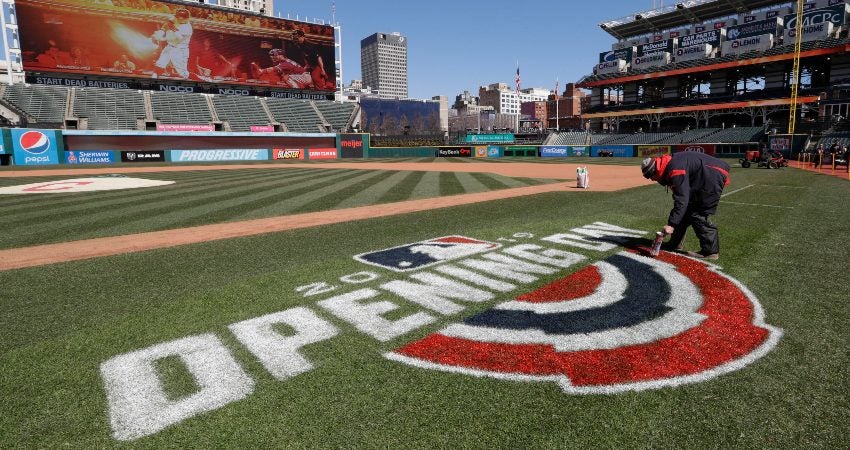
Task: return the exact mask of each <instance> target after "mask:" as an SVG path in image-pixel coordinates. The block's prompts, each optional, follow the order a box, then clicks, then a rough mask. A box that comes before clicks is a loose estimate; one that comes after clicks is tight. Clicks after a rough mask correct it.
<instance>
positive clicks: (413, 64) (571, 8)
mask: <svg viewBox="0 0 850 450" xmlns="http://www.w3.org/2000/svg"><path fill="white" fill-rule="evenodd" d="M670 3H672V0H671V2H667V4H670ZM652 4H653V2H652V0H615V1H587V2H585V1H577V0H538V1H533V2H523V1H512V2H508V1H503V0H494V1H488V2H484V1H469V0H455V1H447V0H430V1H427V2H411V1H403V0H402V1H393V0H336V17H337V20H338V21H339V22H340V24H341V25H342V49H343V55H342V57H343V59H342V61H343V64H342V69H343V73H342V75H343V80H344V82H345V83H346V84H348V83H350V82H351V80H352V79H360V40H361V39H363V38H364V37H366V36H369V35H371V34H374V33H377V32H387V33H390V32H394V31H397V32H400V33H401V34H403V35H405V36H407V38H408V83H409V91H410V97H412V98H431V97H432V96H435V95H447V96H448V97H449V102H450V103H451V102H452V101H454V97H455V96H456V95H457V94H459V93H461V92H463V91H464V90H468V91H470V92H473V93H474V94H475V95H477V93H478V86H480V85H486V84H490V83H497V82H504V83H509V84H510V85H511V86H513V84H514V77H515V75H516V65H517V60H518V61H519V65H520V74H521V77H522V87H523V88H528V87H543V88H548V89H554V87H555V77H560V86H561V89H563V86H564V84H565V83H566V82H569V81H575V80H578V79H579V78H581V77H582V76H584V75H587V74H588V73H590V72H591V71H592V69H593V65H594V64H595V63H596V62H597V61H598V58H599V53H600V52H602V51H605V50H610V47H611V44H612V43H613V42H614V38H612V37H611V36H610V35H608V34H607V33H605V32H604V31H602V30H601V29H600V28H599V26H598V24H599V23H600V22H603V21H606V20H610V19H616V18H619V17H623V16H625V15H628V14H630V13H633V12H636V11H642V10H647V9H652ZM275 10H276V12H279V13H281V14H282V15H283V17H286V15H287V14H290V16H291V17H292V18H295V16H296V14H297V15H299V16H300V18H301V19H302V20H303V18H304V17H305V16H307V17H310V18H313V17H315V18H320V19H330V17H331V0H319V1H316V0H276V1H275Z"/></svg>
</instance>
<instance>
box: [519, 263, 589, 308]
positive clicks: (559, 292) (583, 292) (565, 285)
mask: <svg viewBox="0 0 850 450" xmlns="http://www.w3.org/2000/svg"><path fill="white" fill-rule="evenodd" d="M600 283H602V275H600V274H599V269H597V268H596V266H587V267H585V268H584V269H581V270H579V271H578V272H576V273H574V274H572V275H570V276H568V277H565V278H561V279H560V280H558V281H555V282H552V283H550V284H547V285H546V286H543V287H542V288H540V289H537V290H536V291H534V292H529V293H528V294H523V295H520V296H519V297H517V298H516V299H517V300H519V301H523V302H528V303H552V302H562V301H566V300H575V299H577V298H582V297H587V296H588V295H590V294H593V292H594V291H595V290H596V288H597V287H599V284H600Z"/></svg>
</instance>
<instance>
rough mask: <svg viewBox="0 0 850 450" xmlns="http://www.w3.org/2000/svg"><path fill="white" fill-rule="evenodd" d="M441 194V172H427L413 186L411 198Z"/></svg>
mask: <svg viewBox="0 0 850 450" xmlns="http://www.w3.org/2000/svg"><path fill="white" fill-rule="evenodd" d="M439 195H440V172H425V173H424V174H423V175H422V178H420V179H419V183H417V184H416V187H414V188H413V192H412V193H411V196H410V198H411V199H417V198H431V197H438V196H439Z"/></svg>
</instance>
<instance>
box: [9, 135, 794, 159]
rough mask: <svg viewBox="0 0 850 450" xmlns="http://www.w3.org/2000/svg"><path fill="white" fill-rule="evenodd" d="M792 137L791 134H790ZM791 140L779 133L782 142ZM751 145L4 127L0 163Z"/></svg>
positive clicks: (728, 153) (552, 153)
mask: <svg viewBox="0 0 850 450" xmlns="http://www.w3.org/2000/svg"><path fill="white" fill-rule="evenodd" d="M787 141H788V142H792V139H787ZM782 142H785V141H781V140H780V139H775V140H774V141H772V144H775V145H774V146H776V147H779V146H780V144H781V143H782ZM757 148H758V145H757V144H753V143H749V144H680V145H594V146H584V145H582V146H569V145H504V144H500V145H459V146H439V147H381V148H373V147H370V136H369V134H360V133H344V134H334V133H267V132H251V133H234V132H207V131H199V132H193V131H114V130H113V131H103V130H99V131H83V130H38V129H26V128H12V129H2V145H0V162H2V163H3V164H10V163H11V164H15V165H55V164H114V163H119V162H122V163H139V162H173V163H193V162H204V163H216V162H232V161H274V160H282V159H296V160H336V159H362V158H510V157H539V158H571V157H588V156H590V157H600V156H603V157H626V158H629V157H641V158H645V157H648V156H659V155H665V154H672V153H677V152H681V151H696V152H702V153H706V154H710V155H715V154H717V155H718V156H721V157H737V156H740V155H741V154H743V153H744V152H746V151H747V150H754V149H757Z"/></svg>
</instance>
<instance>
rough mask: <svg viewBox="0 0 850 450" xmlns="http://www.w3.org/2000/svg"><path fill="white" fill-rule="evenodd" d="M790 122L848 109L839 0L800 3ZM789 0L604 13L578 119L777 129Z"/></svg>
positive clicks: (831, 116) (844, 8) (788, 53)
mask: <svg viewBox="0 0 850 450" xmlns="http://www.w3.org/2000/svg"><path fill="white" fill-rule="evenodd" d="M803 11H804V13H803V26H802V31H803V32H802V41H803V42H802V48H801V53H800V57H801V60H800V84H799V86H798V87H799V94H798V95H799V96H798V98H797V105H799V106H798V118H797V119H796V122H797V128H796V130H797V132H798V133H807V132H809V131H812V130H813V129H815V128H818V129H821V128H823V127H824V123H825V122H826V123H828V122H830V121H832V120H835V115H837V114H841V115H842V116H843V117H847V115H846V114H847V113H848V104H850V98H848V95H846V94H847V92H850V55H848V49H850V40H848V37H847V34H848V33H847V30H848V11H850V6H848V4H847V1H846V0H816V1H808V2H805V4H804V6H803ZM796 20H797V17H796V2H793V3H791V2H787V1H786V2H782V1H765V0H752V1H748V0H736V1H727V0H691V1H686V2H679V3H676V4H674V5H670V6H667V7H664V8H660V9H655V10H651V11H646V12H642V13H638V14H633V15H630V16H628V17H625V18H621V19H617V20H612V21H608V22H605V23H602V24H600V27H601V28H602V29H604V30H605V31H606V32H608V33H609V34H610V35H611V36H612V37H614V38H615V39H616V42H614V43H613V45H612V46H611V48H610V49H600V50H604V51H601V52H600V55H599V60H598V63H597V64H596V65H595V66H594V68H593V74H591V75H588V76H586V77H584V78H583V79H582V80H580V82H579V83H578V85H579V87H581V88H585V89H589V90H590V91H591V99H590V108H589V109H588V110H586V111H584V114H583V119H584V120H585V121H586V125H587V126H588V127H589V128H590V129H591V130H594V131H617V132H621V133H627V132H640V131H643V132H650V131H655V132H658V131H681V130H686V129H695V128H709V127H714V128H729V127H763V128H764V129H765V130H767V131H769V130H778V131H779V132H780V133H782V132H785V131H786V129H787V126H788V122H789V113H790V105H791V102H792V85H791V83H792V67H793V60H794V55H795V46H794V41H795V36H796Z"/></svg>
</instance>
